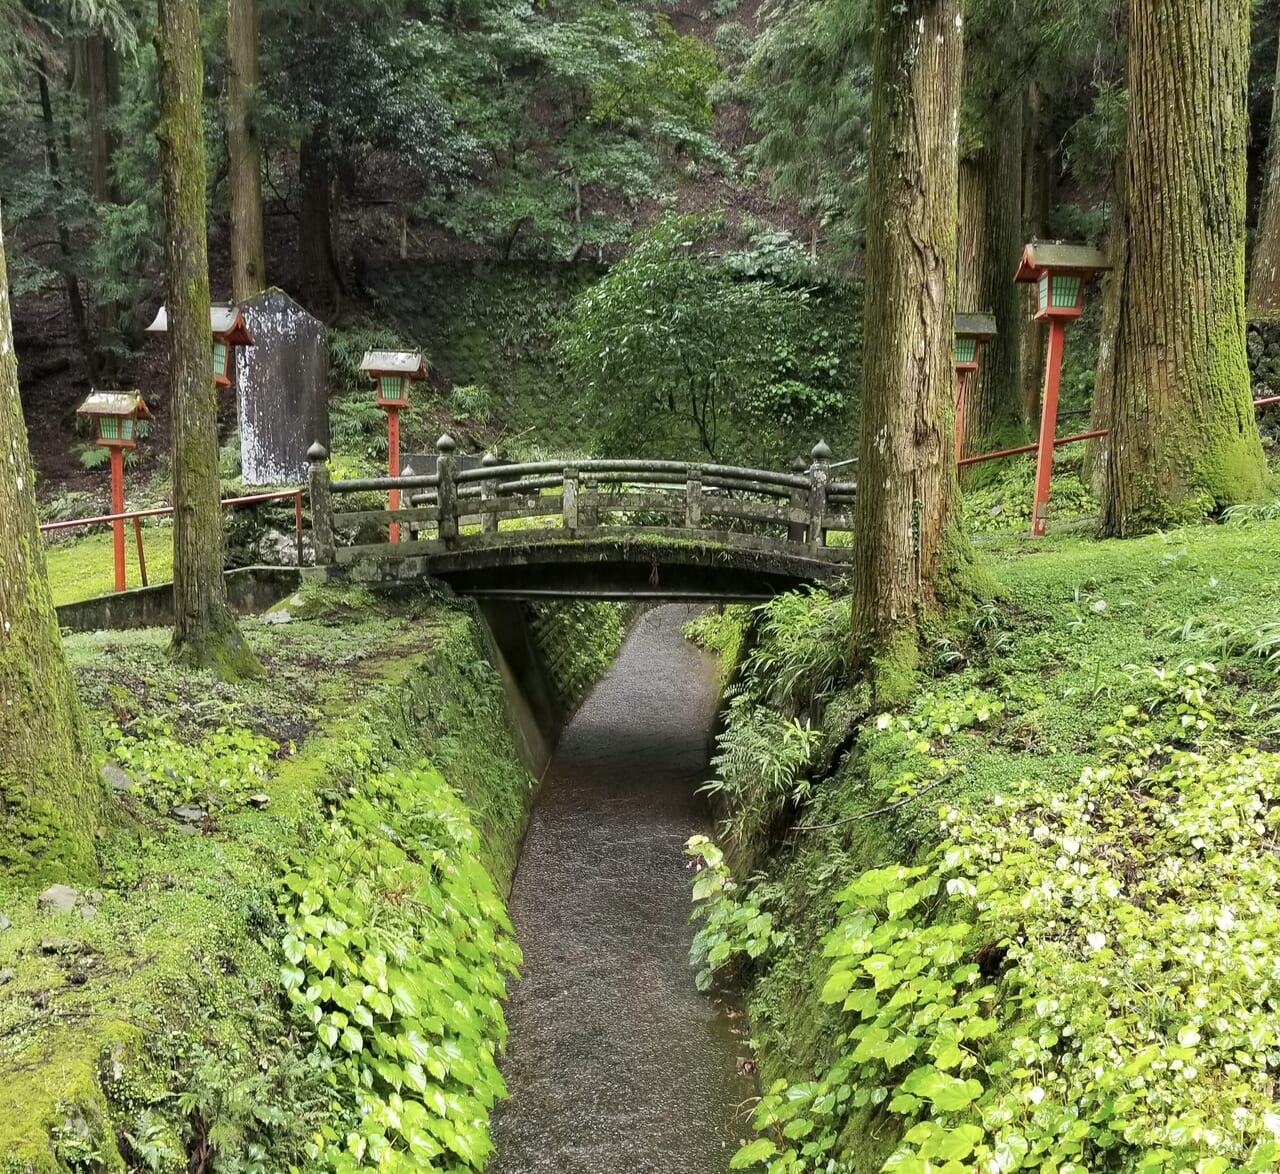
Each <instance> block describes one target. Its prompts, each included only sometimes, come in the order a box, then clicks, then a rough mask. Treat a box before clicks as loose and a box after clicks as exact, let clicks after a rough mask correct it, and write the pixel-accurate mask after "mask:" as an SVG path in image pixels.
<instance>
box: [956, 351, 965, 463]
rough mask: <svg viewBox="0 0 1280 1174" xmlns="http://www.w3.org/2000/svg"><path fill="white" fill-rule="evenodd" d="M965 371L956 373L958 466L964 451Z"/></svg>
mask: <svg viewBox="0 0 1280 1174" xmlns="http://www.w3.org/2000/svg"><path fill="white" fill-rule="evenodd" d="M964 374H965V373H964V372H963V371H957V372H956V464H959V463H960V456H961V454H962V453H963V451H964V385H965V378H964Z"/></svg>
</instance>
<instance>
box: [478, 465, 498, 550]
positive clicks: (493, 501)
mask: <svg viewBox="0 0 1280 1174" xmlns="http://www.w3.org/2000/svg"><path fill="white" fill-rule="evenodd" d="M480 464H481V465H482V466H483V467H484V468H486V469H493V468H496V467H497V466H498V464H499V461H498V458H497V457H495V456H494V455H493V453H491V452H487V453H485V454H484V457H483V458H482V459H481V461H480ZM480 532H481V533H482V534H496V533H497V532H498V478H497V474H496V473H495V474H494V476H493V479H492V480H490V479H489V478H488V477H486V478H485V479H484V480H483V481H481V482H480Z"/></svg>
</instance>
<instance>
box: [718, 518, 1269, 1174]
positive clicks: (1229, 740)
mask: <svg viewBox="0 0 1280 1174" xmlns="http://www.w3.org/2000/svg"><path fill="white" fill-rule="evenodd" d="M1268 513H1271V514H1274V508H1271V509H1270V510H1258V511H1255V513H1254V516H1253V518H1252V519H1246V520H1245V523H1246V524H1243V525H1230V526H1217V527H1198V528H1193V529H1188V530H1182V531H1177V532H1174V533H1170V534H1166V535H1161V536H1158V537H1152V538H1149V539H1144V540H1141V541H1133V542H1127V543H1120V542H1105V543H1102V542H1094V541H1090V540H1087V539H1083V538H1077V537H1058V538H1051V539H1050V540H1048V541H1046V542H1043V543H1038V544H1036V545H1034V546H1031V545H1029V544H1027V543H1026V542H1024V541H1022V540H1021V539H1017V540H1008V541H1002V542H1000V543H998V544H994V545H992V546H990V547H987V548H986V556H987V559H988V562H989V564H990V566H991V568H992V570H993V571H994V573H995V574H996V576H997V578H998V579H999V581H1000V583H1001V586H1002V590H1003V596H1002V598H1001V601H1000V602H999V603H996V604H991V605H988V606H985V607H983V608H980V609H979V610H978V611H977V612H976V613H975V614H974V615H973V616H971V617H970V618H969V619H968V620H967V621H966V622H965V623H964V625H963V627H953V628H943V627H939V628H938V629H937V630H935V631H934V632H932V633H931V638H932V639H931V644H930V648H931V650H932V655H931V656H930V657H929V659H928V661H927V663H926V664H925V665H923V666H922V671H921V673H920V674H919V676H918V678H917V681H916V689H915V691H914V692H913V695H912V697H911V698H910V699H909V700H908V701H907V702H905V703H904V704H903V705H902V706H900V707H899V708H897V709H896V710H894V711H893V712H891V713H885V714H881V713H876V712H872V711H869V710H868V708H867V705H866V699H865V697H864V696H863V695H862V694H861V693H860V692H859V690H858V689H856V688H848V687H846V686H842V685H841V684H840V671H841V666H840V664H839V656H838V654H836V655H834V656H832V655H827V656H825V657H824V656H821V655H819V654H820V653H821V652H822V650H823V649H824V648H830V646H831V645H832V644H833V643H835V641H834V640H833V639H826V640H823V639H816V638H815V636H819V635H821V634H822V633H823V632H827V633H828V634H830V633H831V632H832V631H833V630H834V629H836V628H838V627H839V625H840V624H841V623H842V618H841V616H840V614H839V609H840V603H841V601H839V600H829V599H827V598H826V597H823V596H818V597H815V598H814V599H813V600H811V601H809V603H808V604H807V605H801V604H798V603H795V602H793V603H790V604H783V603H778V604H775V605H771V606H770V607H769V608H768V609H764V610H762V611H760V612H757V613H756V614H755V615H754V617H752V619H751V625H752V627H753V629H754V631H753V633H752V634H751V636H750V638H748V639H746V640H744V641H742V642H741V647H742V648H743V649H744V652H745V661H744V664H743V671H742V673H741V679H742V683H743V686H744V692H743V693H742V694H740V698H745V699H746V700H741V699H739V700H738V701H737V702H736V706H735V708H736V710H737V712H736V713H735V712H734V711H733V710H731V711H730V713H729V715H728V721H727V723H726V731H725V735H723V736H722V739H721V743H720V758H719V766H720V778H721V785H722V788H723V790H722V794H724V795H727V796H729V797H731V798H732V799H733V800H734V801H735V811H736V812H737V813H738V818H737V819H736V820H735V823H734V825H733V827H732V828H731V832H733V833H737V834H738V835H739V843H738V844H737V845H736V846H737V848H738V854H737V856H736V857H733V858H734V859H736V861H737V862H738V865H739V867H738V868H737V881H738V887H737V888H736V889H734V890H731V891H730V894H729V901H728V902H727V903H726V902H720V901H719V898H718V896H717V885H718V881H717V880H716V879H715V876H714V874H712V875H711V877H710V878H709V880H708V881H707V882H706V883H705V884H704V885H703V894H704V896H706V897H707V900H706V902H705V904H706V907H707V910H706V911H707V920H706V922H705V923H704V924H705V925H706V927H707V929H706V931H705V932H704V934H703V936H702V938H701V939H700V942H699V944H698V946H696V947H695V949H696V950H697V951H699V952H700V955H699V962H700V963H701V964H704V965H705V964H707V962H708V960H710V963H711V964H712V969H714V970H716V972H717V975H718V977H719V978H720V979H721V980H722V981H727V980H732V979H736V980H737V981H739V982H741V983H742V984H744V985H745V987H746V989H747V992H748V997H749V1004H750V1014H751V1022H752V1031H753V1037H754V1042H755V1048H756V1054H757V1058H758V1061H759V1064H760V1071H761V1077H762V1087H763V1089H764V1091H765V1092H766V1099H765V1101H764V1102H763V1103H762V1107H761V1109H760V1113H761V1116H760V1117H759V1118H758V1119H757V1121H756V1125H757V1127H758V1128H759V1130H760V1134H759V1139H758V1141H757V1143H755V1144H754V1145H753V1146H752V1147H751V1150H750V1152H744V1155H743V1156H742V1157H741V1167H742V1168H751V1169H757V1168H758V1169H762V1170H763V1169H770V1170H772V1171H774V1172H775V1174H777V1172H779V1171H782V1172H786V1174H796V1172H799V1171H810V1170H815V1171H816V1170H819V1169H822V1170H828V1169H838V1170H841V1171H845V1172H847V1174H872V1172H874V1171H878V1170H880V1169H881V1166H882V1165H883V1163H884V1162H885V1161H886V1160H887V1159H888V1158H890V1156H891V1155H895V1154H896V1156H895V1157H894V1165H893V1168H894V1169H900V1170H910V1171H917V1170H925V1169H930V1168H932V1169H945V1170H951V1171H955V1172H956V1174H963V1172H967V1171H970V1170H974V1169H978V1168H979V1167H980V1168H981V1169H983V1170H984V1171H987V1170H1023V1169H1037V1170H1038V1169H1042V1168H1044V1163H1046V1162H1051V1163H1052V1164H1053V1165H1052V1168H1057V1169H1059V1170H1067V1169H1071V1170H1103V1169H1105V1170H1114V1171H1129V1170H1137V1169H1143V1170H1152V1171H1160V1172H1162V1174H1171V1172H1173V1171H1183V1170H1227V1169H1250V1170H1253V1169H1270V1168H1273V1163H1274V1161H1275V1160H1276V1159H1277V1153H1278V1151H1277V1149H1276V1147H1275V1144H1274V1143H1275V1141H1276V1139H1275V1138H1274V1137H1273V1136H1272V1134H1273V1133H1274V1127H1275V1121H1274V1117H1272V1116H1268V1114H1267V1112H1265V1111H1264V1109H1265V1103H1266V1102H1267V1095H1266V1089H1267V1088H1269V1087H1270V1085H1269V1084H1268V1082H1269V1081H1271V1080H1274V1064H1275V1061H1274V1058H1273V1057H1270V1056H1268V1057H1263V1056H1262V1055H1261V1054H1257V1055H1256V1059H1255V1060H1251V1061H1250V1063H1248V1064H1242V1062H1241V1057H1242V1056H1245V1055H1246V1054H1249V1046H1248V1045H1244V1046H1243V1050H1242V1047H1241V1043H1240V1041H1242V1040H1243V1039H1246V1038H1248V1037H1249V1035H1250V1033H1254V1034H1255V1035H1257V1038H1262V1037H1263V1036H1266V1037H1267V1038H1270V1037H1271V1035H1270V1033H1273V1032H1274V1031H1275V1030H1276V1029H1277V1020H1276V1017H1275V1013H1274V1010H1273V1009H1272V1002H1271V1001H1270V999H1269V997H1268V995H1267V988H1266V983H1267V982H1268V981H1269V979H1268V978H1267V973H1268V964H1265V963H1263V964H1262V965H1261V967H1260V966H1259V964H1260V962H1261V959H1262V957H1265V956H1267V952H1268V951H1272V956H1273V952H1274V948H1275V934H1276V932H1277V931H1276V919H1275V909H1274V901H1273V899H1272V898H1271V897H1270V896H1269V895H1268V893H1269V888H1268V886H1269V884H1270V881H1268V880H1267V877H1269V876H1270V871H1274V869H1273V865H1274V855H1273V853H1272V852H1271V837H1272V835H1273V829H1274V827H1275V825H1276V822H1277V820H1280V757H1278V756H1277V754H1276V750H1277V749H1280V723H1278V721H1277V708H1276V701H1275V698H1276V676H1275V666H1276V659H1275V656H1274V654H1275V652H1276V650H1277V649H1280V626H1278V625H1277V623H1276V620H1275V613H1274V605H1273V602H1272V599H1273V590H1272V588H1271V586H1270V585H1271V584H1273V583H1274V581H1275V577H1276V575H1277V574H1278V573H1280V525H1277V523H1276V522H1274V521H1267V520H1266V515H1267V514H1268ZM788 609H790V610H791V612H792V613H794V614H788ZM737 618H738V621H739V622H741V619H742V617H741V614H740V613H739V615H738V617H737ZM713 635H715V636H716V637H717V638H718V639H720V641H721V643H727V644H729V645H730V646H732V644H733V643H734V641H733V640H728V639H727V638H726V637H725V636H724V634H723V633H721V632H717V633H713ZM1269 657H1270V658H1271V659H1268V658H1269ZM762 730H763V731H768V730H776V731H777V736H775V737H773V738H771V739H769V740H767V741H765V740H763V739H761V738H760V737H759V736H758V735H759V734H760V732H761V731H762ZM788 739H790V741H791V743H792V745H793V747H794V748H795V754H794V755H793V756H792V757H791V758H788V757H787V756H786V755H785V754H782V753H780V752H778V751H777V748H779V747H782V746H784V745H786V744H787V741H788ZM762 745H767V746H770V747H773V748H774V753H773V757H772V758H768V759H766V758H765V757H763V751H762V749H761V746H762ZM779 779H782V780H783V782H784V784H785V785H783V786H782V787H778V786H777V785H776V783H777V781H778V780H779ZM743 812H753V814H752V815H751V817H750V818H744V817H743V815H742V813H743ZM1209 812H1217V813H1218V814H1217V815H1214V816H1209V815H1208V813H1209ZM940 814H941V815H942V818H941V819H940ZM760 829H763V833H762V835H763V841H764V843H765V844H766V845H767V847H766V848H765V849H764V850H762V849H761V848H760V843H759V841H758V840H757V841H753V840H752V838H751V837H752V834H757V835H760V834H761V831H760ZM744 832H745V833H746V835H745V837H744V836H743V833H744ZM939 845H945V846H946V851H945V853H944V854H942V855H937V856H935V855H934V853H935V850H936V849H937V848H938V846H939ZM733 846H735V845H733V844H730V847H733ZM917 868H919V871H915V870H916V869H917ZM1269 870H1270V871H1269ZM753 873H754V875H752V874H753ZM1246 908H1248V909H1251V910H1252V913H1251V914H1250V915H1249V921H1248V925H1247V927H1246V926H1245V924H1244V914H1243V910H1244V909H1246ZM1258 943H1270V944H1268V945H1266V946H1265V948H1263V949H1262V954H1261V955H1259V958H1258V959H1257V960H1254V958H1253V954H1254V952H1255V951H1256V950H1257V949H1259V948H1260V947H1259V946H1258ZM717 946H719V949H718V950H717ZM947 1024H950V1025H951V1026H952V1027H953V1028H954V1029H955V1030H954V1031H950V1034H948V1032H947V1031H943V1030H942V1027H943V1026H945V1025H947ZM940 1025H941V1026H940ZM970 1032H971V1034H969V1033H970ZM1257 1033H1261V1034H1260V1035H1258V1034H1257ZM944 1036H946V1038H945V1039H944ZM1233 1041H1235V1042H1233ZM1104 1045H1105V1046H1104ZM1108 1048H1111V1049H1113V1050H1115V1052H1116V1055H1115V1056H1114V1057H1109V1056H1108V1054H1107V1049H1108ZM1135 1065H1136V1067H1135ZM1112 1075H1114V1079H1112V1078H1111V1077H1112ZM775 1082H776V1083H775ZM1141 1089H1146V1090H1148V1093H1147V1094H1146V1095H1134V1093H1135V1090H1141ZM775 1091H776V1093H777V1095H776V1097H771V1096H769V1095H768V1094H770V1093H772V1092H775ZM1224 1098H1225V1099H1224ZM1227 1102H1230V1103H1229V1104H1228V1103H1227ZM1260 1106H1262V1107H1261V1108H1260ZM748 1132H749V1131H748ZM904 1139H905V1140H904ZM984 1147H986V1148H985V1149H984ZM788 1154H790V1155H791V1156H790V1157H788V1156H787V1155H788ZM753 1158H754V1159H755V1161H753V1160H752V1159H753ZM829 1161H834V1162H835V1163H836V1164H835V1165H834V1166H829V1165H827V1163H828V1162H829ZM929 1162H932V1163H933V1165H932V1166H930V1165H927V1164H926V1163H929ZM975 1163H977V1164H976V1165H975ZM1206 1163H1207V1164H1206Z"/></svg>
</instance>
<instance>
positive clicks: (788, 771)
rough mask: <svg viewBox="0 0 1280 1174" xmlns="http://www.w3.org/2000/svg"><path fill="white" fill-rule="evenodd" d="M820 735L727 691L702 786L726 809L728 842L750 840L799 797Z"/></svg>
mask: <svg viewBox="0 0 1280 1174" xmlns="http://www.w3.org/2000/svg"><path fill="white" fill-rule="evenodd" d="M821 740H822V732H821V731H820V730H818V729H815V728H813V727H811V726H810V725H808V724H807V723H805V722H801V721H799V720H797V719H796V718H788V717H784V716H783V715H782V714H780V713H778V712H777V711H776V710H773V709H771V708H769V707H768V706H765V705H761V704H759V703H758V702H757V701H756V700H755V699H754V698H753V697H752V696H751V695H750V694H749V693H747V692H745V691H743V690H741V689H738V690H736V691H731V694H730V700H729V708H728V711H727V714H726V717H725V728H724V730H723V731H722V732H721V733H720V735H719V736H718V737H717V738H716V753H715V755H714V756H713V757H712V759H711V765H712V766H713V767H714V768H715V772H716V773H715V777H714V778H713V779H711V780H709V781H708V782H706V783H704V784H703V786H702V791H703V793H704V794H707V795H710V796H712V797H714V798H715V799H716V800H718V801H719V802H720V803H721V804H722V805H723V806H724V808H725V809H726V810H727V812H728V815H727V816H726V818H725V821H724V825H723V828H722V830H723V833H724V835H725V837H726V839H727V840H728V841H729V842H730V843H732V844H734V845H735V846H741V845H743V844H746V843H749V842H750V841H752V840H753V839H754V838H755V837H756V836H758V835H759V834H760V833H762V832H763V831H764V830H765V829H766V828H767V827H768V825H769V824H770V822H771V821H772V820H773V818H774V817H775V816H776V815H777V814H778V813H779V812H780V811H782V810H783V808H785V807H786V806H787V805H788V804H799V803H802V802H803V801H804V799H805V798H806V797H807V795H808V792H809V777H808V771H809V769H810V767H811V766H812V764H813V759H814V755H815V753H816V751H817V748H818V745H819V743H820V742H821Z"/></svg>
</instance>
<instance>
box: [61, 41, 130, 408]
mask: <svg viewBox="0 0 1280 1174" xmlns="http://www.w3.org/2000/svg"><path fill="white" fill-rule="evenodd" d="M74 59H75V82H76V89H77V91H78V92H79V95H80V97H81V99H82V100H83V102H84V109H85V118H86V130H87V133H88V173H89V190H90V192H91V193H92V195H93V199H94V202H95V203H97V204H98V205H100V206H104V205H108V204H118V203H119V202H120V199H119V190H118V187H117V184H116V182H115V177H114V176H113V175H112V171H111V167H112V162H113V160H114V159H115V154H116V148H117V146H118V145H119V136H118V135H117V134H116V131H115V127H114V125H113V121H112V120H113V117H114V114H115V110H116V107H117V105H118V104H119V100H120V68H119V58H118V55H117V53H116V48H115V46H114V45H113V44H112V43H111V42H110V41H109V40H108V39H107V38H106V36H104V35H103V34H102V33H90V34H88V35H86V36H84V37H81V38H80V39H79V40H78V41H77V42H76V46H75V55H74ZM92 301H93V314H94V329H93V338H94V342H95V347H96V367H97V371H96V377H97V378H98V379H100V380H102V381H103V382H105V383H106V384H107V385H108V386H113V385H114V376H115V375H116V367H117V365H118V364H117V362H116V359H115V356H116V347H115V344H116V343H117V342H118V339H117V338H116V335H117V332H118V330H119V325H120V320H121V318H122V317H123V316H124V314H125V313H126V310H127V308H126V307H124V306H122V305H120V304H119V303H118V302H116V301H114V300H112V299H110V298H106V299H104V298H103V297H102V296H101V295H100V293H99V291H98V290H96V289H95V290H93V299H92Z"/></svg>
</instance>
